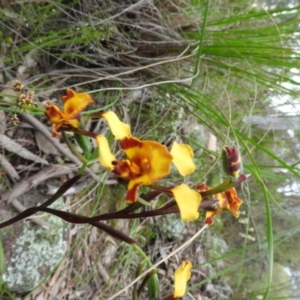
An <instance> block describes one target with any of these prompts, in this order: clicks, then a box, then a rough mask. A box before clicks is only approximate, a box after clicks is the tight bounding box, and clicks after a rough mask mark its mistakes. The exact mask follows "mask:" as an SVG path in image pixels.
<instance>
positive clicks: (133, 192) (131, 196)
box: [125, 175, 151, 203]
mask: <svg viewBox="0 0 300 300" xmlns="http://www.w3.org/2000/svg"><path fill="white" fill-rule="evenodd" d="M149 184H151V182H150V181H149V178H148V176H147V175H145V176H141V177H139V178H136V179H133V180H130V181H129V183H128V187H127V195H126V197H125V200H126V202H127V203H134V202H136V200H137V192H138V189H139V187H140V186H141V185H149Z"/></svg>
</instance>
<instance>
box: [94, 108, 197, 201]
mask: <svg viewBox="0 0 300 300" xmlns="http://www.w3.org/2000/svg"><path fill="white" fill-rule="evenodd" d="M102 117H103V118H104V119H106V121H107V123H108V125H109V127H110V129H111V131H112V133H113V135H114V136H115V138H116V139H117V140H120V146H121V148H122V149H123V150H124V152H125V154H126V156H127V159H123V160H113V161H112V157H114V156H113V154H111V152H110V151H109V153H108V152H107V145H106V142H104V141H103V138H104V137H101V138H100V137H98V138H96V140H97V143H98V145H99V161H100V164H101V165H103V166H105V167H107V168H108V169H109V170H110V171H111V172H113V173H115V174H116V175H117V176H119V177H121V178H124V179H128V180H129V182H128V187H127V195H126V198H125V199H126V201H127V202H130V203H132V202H135V201H136V198H137V191H138V189H139V187H140V186H141V185H150V184H152V183H154V182H155V181H157V180H159V179H161V178H163V177H165V176H167V175H168V174H169V173H170V172H171V163H174V165H175V166H176V168H177V169H178V171H179V173H180V174H181V175H183V176H185V175H188V174H191V173H193V172H194V170H195V165H194V162H193V151H192V149H191V148H190V147H189V146H188V145H181V144H177V143H174V145H173V147H172V150H171V151H170V152H169V151H168V149H167V147H166V146H164V145H162V144H160V143H158V142H155V141H151V140H145V141H141V140H139V139H137V138H135V137H133V136H131V133H130V127H129V125H128V124H125V123H123V122H121V121H120V120H119V118H118V117H117V115H116V114H115V113H114V112H112V111H109V112H106V113H103V114H102ZM104 139H105V138H104Z"/></svg>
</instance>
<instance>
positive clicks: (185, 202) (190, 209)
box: [171, 183, 201, 221]
mask: <svg viewBox="0 0 300 300" xmlns="http://www.w3.org/2000/svg"><path fill="white" fill-rule="evenodd" d="M171 191H172V193H173V195H174V198H175V201H176V203H177V205H178V207H179V210H180V216H181V220H182V221H194V220H197V219H198V218H199V211H198V210H199V206H200V203H201V195H200V194H199V193H198V192H197V191H195V190H193V189H191V188H190V187H189V186H188V185H186V184H185V183H182V184H180V185H178V186H176V187H174V188H172V189H171Z"/></svg>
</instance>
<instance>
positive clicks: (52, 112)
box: [45, 104, 64, 123]
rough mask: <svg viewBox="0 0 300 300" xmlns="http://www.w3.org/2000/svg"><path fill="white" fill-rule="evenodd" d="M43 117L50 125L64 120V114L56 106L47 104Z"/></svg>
mask: <svg viewBox="0 0 300 300" xmlns="http://www.w3.org/2000/svg"><path fill="white" fill-rule="evenodd" d="M45 116H46V117H47V119H48V120H49V121H50V122H51V123H59V122H61V120H62V119H63V118H64V113H63V112H62V111H61V109H60V108H59V107H58V106H56V105H54V104H49V105H47V107H46V110H45Z"/></svg>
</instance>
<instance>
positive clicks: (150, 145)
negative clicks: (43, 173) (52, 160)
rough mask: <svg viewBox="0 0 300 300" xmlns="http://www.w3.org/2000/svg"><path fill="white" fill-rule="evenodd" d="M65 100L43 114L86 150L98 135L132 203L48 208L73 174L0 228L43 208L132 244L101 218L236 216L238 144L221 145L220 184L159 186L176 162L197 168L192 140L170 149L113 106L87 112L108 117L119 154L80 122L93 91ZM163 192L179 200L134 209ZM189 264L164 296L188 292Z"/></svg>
mask: <svg viewBox="0 0 300 300" xmlns="http://www.w3.org/2000/svg"><path fill="white" fill-rule="evenodd" d="M62 101H63V108H60V107H59V106H57V105H55V104H53V103H50V102H47V104H46V109H45V116H46V117H47V119H48V120H49V121H50V122H51V124H52V136H53V137H54V138H55V137H57V136H58V134H59V132H63V133H64V132H65V131H71V132H74V135H75V137H77V139H76V141H77V143H78V145H79V146H80V147H81V148H82V150H83V153H84V155H86V156H89V155H90V153H91V145H90V138H93V139H95V141H96V143H97V145H98V154H97V155H98V158H99V163H100V165H101V166H103V167H104V168H106V169H107V170H108V171H109V172H112V173H113V174H115V176H116V177H117V178H118V180H119V182H120V183H122V184H124V185H126V188H127V192H126V196H125V201H126V202H127V203H128V204H129V206H127V207H126V208H125V209H123V210H121V211H118V212H115V213H109V214H103V215H99V216H95V217H84V216H81V215H76V214H71V213H67V212H62V211H57V210H54V209H50V208H48V206H49V205H50V203H52V202H53V201H54V200H56V199H57V198H58V197H59V195H61V194H62V193H63V192H64V191H65V190H66V189H68V188H69V187H70V186H71V185H73V184H74V183H75V182H76V181H77V178H75V179H74V180H73V181H72V180H71V181H69V182H67V183H65V184H64V185H63V186H62V187H61V189H60V190H59V191H58V192H57V194H56V195H54V196H53V197H51V199H48V201H46V202H45V203H43V204H42V205H40V206H38V207H36V208H31V209H28V210H26V211H24V212H23V213H21V214H20V215H18V216H17V217H15V218H13V219H11V220H9V221H6V222H4V223H2V224H0V228H2V227H5V226H8V225H10V224H12V223H14V222H16V221H18V220H21V219H23V218H25V217H27V216H29V215H30V214H33V213H35V212H37V211H45V212H48V213H51V214H54V215H57V216H59V217H61V218H63V219H64V220H66V221H68V222H71V223H89V224H91V225H93V226H96V227H98V228H100V229H102V230H104V231H106V232H107V233H109V234H110V235H112V236H114V237H116V238H118V239H121V240H123V241H125V242H127V243H130V244H134V243H135V241H134V240H133V239H131V238H130V237H127V236H126V235H125V234H123V233H121V232H118V231H117V230H115V229H113V228H110V227H109V226H108V225H106V224H103V223H101V221H103V220H108V219H117V218H141V217H147V216H158V215H164V214H170V213H180V218H181V220H182V221H185V222H187V221H195V220H197V219H198V218H199V216H200V212H199V211H200V210H201V209H202V210H204V211H205V213H206V216H205V221H204V222H205V224H207V225H212V224H213V222H214V218H215V216H217V215H219V214H220V213H221V212H222V211H224V210H229V211H231V213H232V214H233V215H234V216H235V217H238V216H239V207H240V206H241V204H242V200H241V199H239V197H238V196H237V192H236V189H235V187H236V186H238V185H239V184H240V183H241V182H242V181H244V180H245V179H246V178H247V176H246V175H244V174H241V170H242V166H241V159H240V155H239V152H238V151H237V149H236V148H234V147H224V148H223V151H222V159H223V164H224V170H225V172H226V173H227V175H228V178H227V179H226V180H225V181H224V182H223V183H221V184H220V185H219V186H217V187H209V186H207V185H206V184H205V183H201V184H199V185H197V186H196V188H195V189H193V188H191V187H189V186H188V185H187V184H185V183H181V184H178V185H176V186H171V187H165V186H160V185H158V184H157V183H156V182H157V181H158V180H160V179H162V178H165V177H166V176H168V175H169V174H170V172H171V167H172V165H174V166H175V168H176V169H177V170H178V172H179V174H180V175H181V176H187V175H190V174H192V173H193V172H195V170H196V166H195V164H194V161H193V156H194V154H193V150H192V148H191V147H190V146H189V145H187V144H179V143H177V142H174V143H173V145H172V147H171V149H170V150H168V148H167V147H166V146H165V145H163V144H161V143H158V142H156V141H152V140H140V139H139V138H137V137H135V136H133V135H132V134H131V130H130V126H129V125H128V124H125V123H123V122H122V121H121V120H120V119H119V118H118V116H117V115H116V114H115V113H114V112H113V111H107V112H102V113H96V114H94V113H91V114H85V115H84V117H89V118H99V117H100V118H103V119H104V120H106V122H107V124H108V126H109V128H110V130H111V132H112V134H113V136H114V138H115V140H117V141H119V145H120V148H121V149H122V150H123V152H124V158H121V159H119V158H116V156H115V155H114V154H113V153H112V151H111V149H110V145H109V142H108V140H107V138H106V137H105V136H103V135H99V134H97V133H94V132H90V131H86V130H84V129H83V128H82V127H81V122H80V115H81V113H82V111H83V110H85V109H86V108H87V107H88V106H89V105H91V104H93V103H94V100H93V99H92V98H91V96H90V95H89V94H87V93H76V92H75V91H73V90H71V89H68V90H67V93H66V95H65V96H63V97H62ZM68 145H69V144H68ZM70 149H71V151H72V152H73V153H74V154H78V158H79V159H81V158H82V155H81V154H79V153H78V152H76V151H75V150H74V149H73V148H72V147H70ZM81 160H82V161H83V163H84V164H83V165H84V167H86V166H87V163H86V162H87V161H88V160H87V161H86V160H84V158H83V159H81ZM141 186H147V187H149V189H150V191H149V192H148V193H147V194H141V193H140V192H139V189H140V187H141ZM162 193H164V194H167V195H169V196H171V197H172V198H174V200H175V201H171V202H168V203H167V204H165V205H164V206H162V207H161V208H159V209H155V210H148V211H144V212H139V213H134V211H135V210H136V209H138V208H140V207H141V206H142V205H143V203H145V201H147V202H150V201H151V200H153V199H154V198H155V197H157V196H158V195H160V194H162ZM141 199H143V200H141ZM191 268H192V264H191V262H190V261H188V260H185V261H184V262H182V264H181V266H180V267H179V268H178V269H177V270H176V271H175V273H174V286H175V287H174V293H173V294H172V295H171V296H169V297H167V298H165V299H177V298H180V297H182V296H183V295H184V294H185V292H186V285H187V281H188V280H189V278H190V275H191V272H190V270H191Z"/></svg>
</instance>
